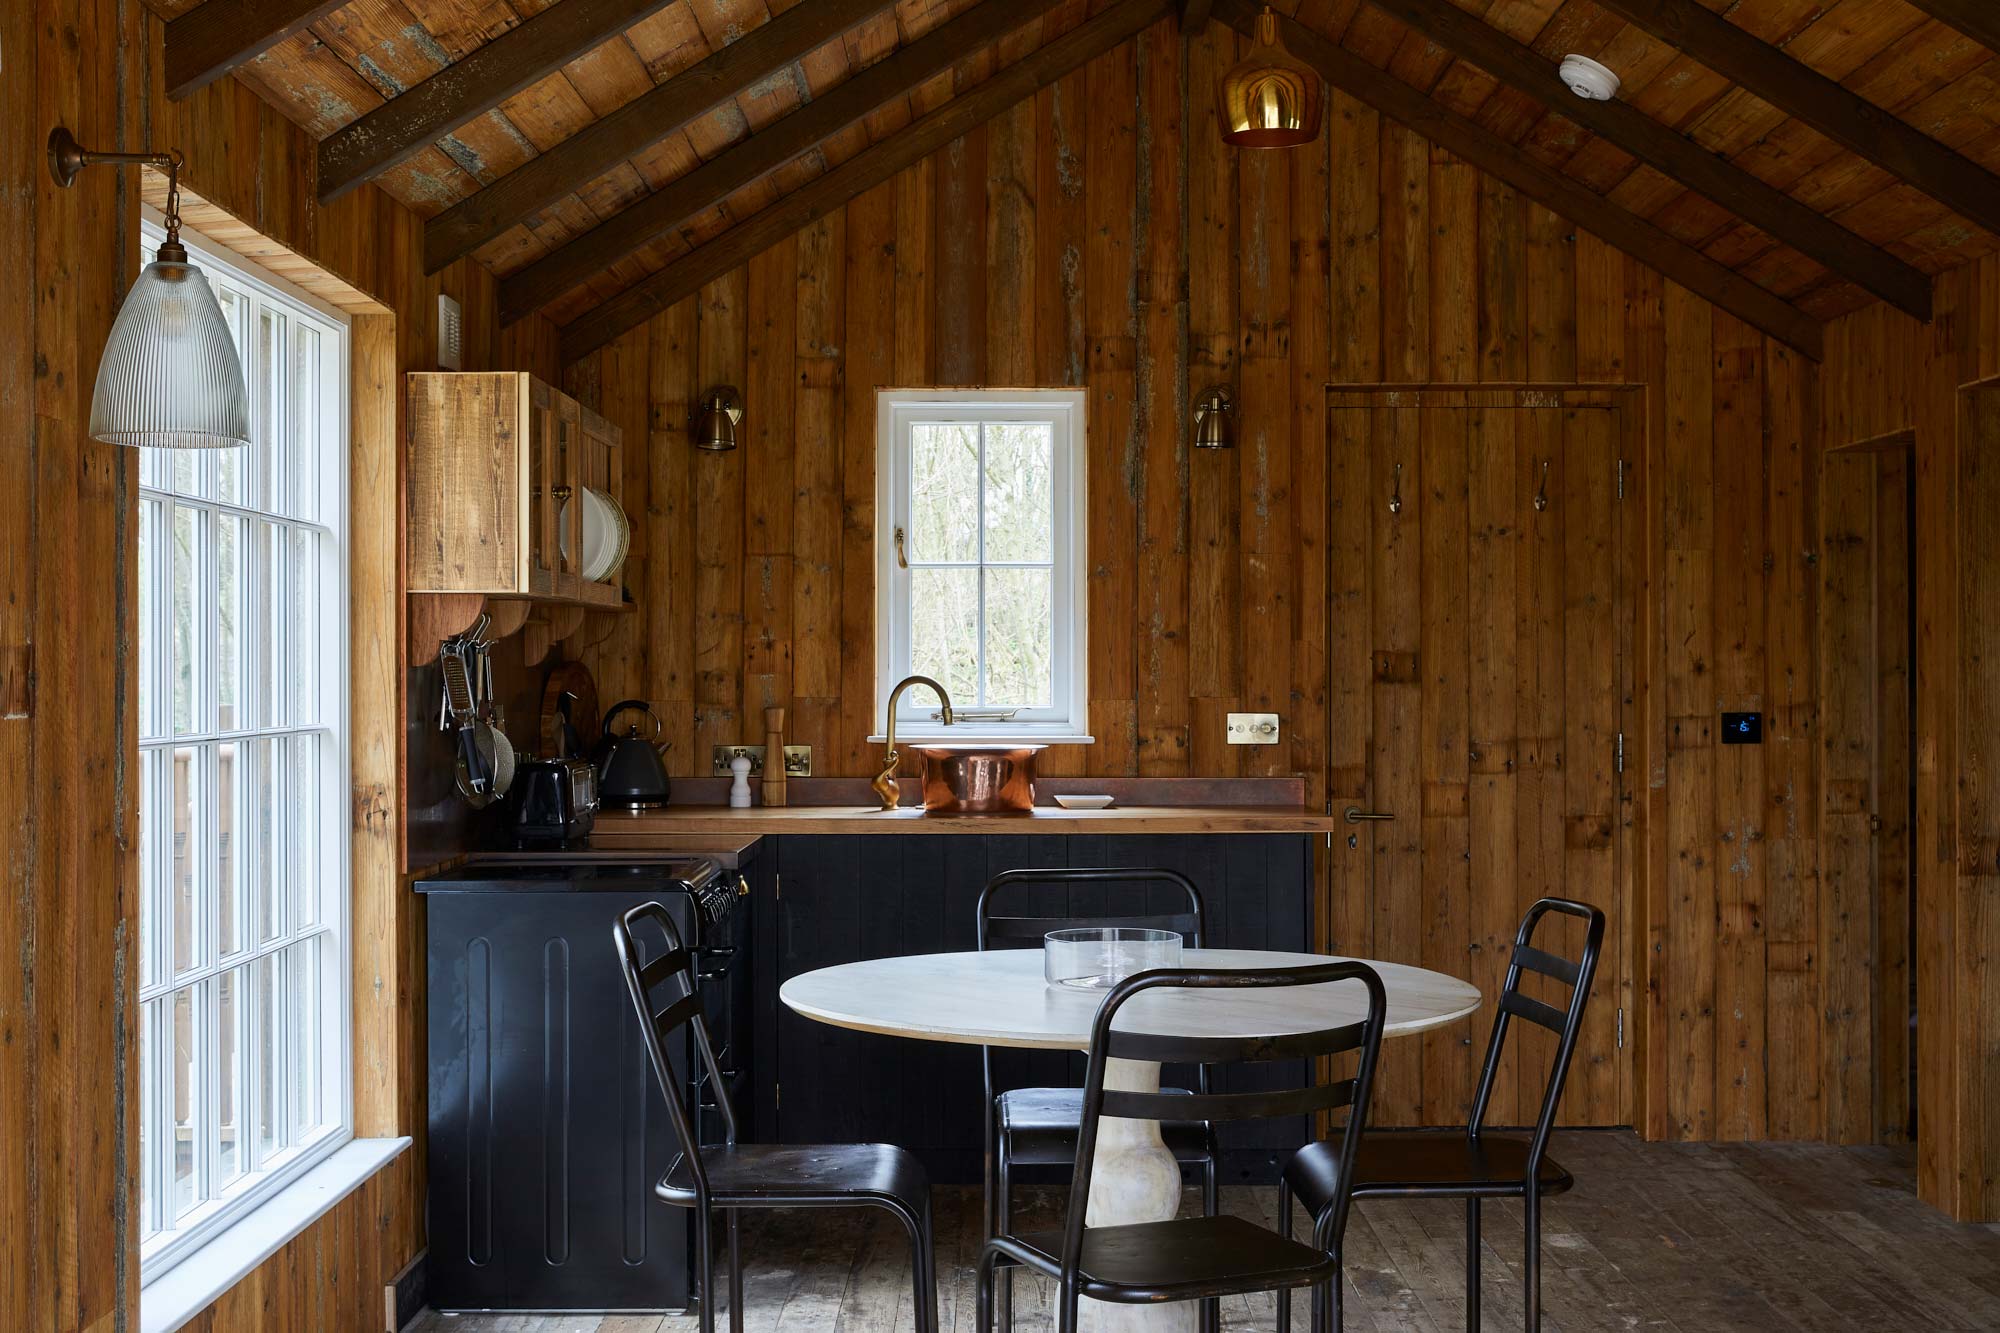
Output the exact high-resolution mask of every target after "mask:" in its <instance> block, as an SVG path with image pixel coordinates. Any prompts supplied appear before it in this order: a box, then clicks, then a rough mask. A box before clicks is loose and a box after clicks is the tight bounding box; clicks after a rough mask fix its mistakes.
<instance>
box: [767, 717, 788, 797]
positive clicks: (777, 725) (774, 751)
mask: <svg viewBox="0 0 2000 1333" xmlns="http://www.w3.org/2000/svg"><path fill="white" fill-rule="evenodd" d="M784 803H785V710H784V709H782V708H766V709H765V710H764V804H765V805H771V806H778V805H783V804H784Z"/></svg>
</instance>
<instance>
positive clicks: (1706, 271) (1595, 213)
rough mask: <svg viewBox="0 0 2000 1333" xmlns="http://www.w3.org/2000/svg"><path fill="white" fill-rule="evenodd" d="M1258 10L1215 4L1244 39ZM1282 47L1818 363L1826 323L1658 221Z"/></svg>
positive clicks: (1331, 45) (1415, 97)
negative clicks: (1687, 242) (1680, 238)
mask: <svg viewBox="0 0 2000 1333" xmlns="http://www.w3.org/2000/svg"><path fill="white" fill-rule="evenodd" d="M1257 14H1258V6H1257V5H1255V4H1252V3H1250V0H1215V18H1216V20H1217V21H1219V22H1222V23H1225V24H1227V25H1229V26H1230V27H1232V28H1234V29H1236V30H1237V31H1238V32H1240V33H1244V34H1246V35H1248V34H1252V33H1254V32H1255V25H1256V19H1257ZM1278 24H1279V28H1280V30H1281V32H1282V33H1283V37H1284V41H1285V45H1286V46H1287V48H1289V49H1290V51H1291V52H1292V54H1293V55H1295V56H1297V57H1298V58H1299V59H1301V60H1303V61H1305V62H1306V63H1307V64H1309V65H1311V66H1313V68H1315V69H1317V70H1318V71H1319V72H1320V74H1321V76H1322V77H1324V78H1325V79H1326V80H1327V82H1328V83H1330V84H1332V85H1333V86H1334V87H1336V88H1339V89H1341V90H1342V91H1344V92H1345V93H1347V94H1348V95H1349V96H1350V97H1353V98H1356V99H1357V100H1359V101H1362V102H1365V103H1367V104H1368V105H1369V106H1372V107H1373V108H1375V110H1376V111H1378V112H1380V113H1381V114H1383V115H1385V116H1388V117H1389V118H1390V119H1392V120H1395V121H1397V122H1399V123H1400V124H1402V125H1404V126H1405V127H1407V128H1408V129H1410V130H1412V131H1414V132H1415V133H1417V134H1420V135H1422V136H1423V137H1424V138H1426V139H1429V140H1430V141H1431V142H1432V143H1435V144H1438V145H1439V146H1440V147H1442V148H1444V149H1445V150H1447V151H1448V152H1450V153H1452V154H1454V155H1455V156H1457V157H1460V158H1463V159H1464V160H1465V161H1466V162H1469V163H1471V164H1472V165H1473V166H1475V167H1477V168H1479V169H1480V170H1481V171H1484V172H1485V173H1486V174H1487V175H1489V176H1493V177H1495V178H1496V179H1498V180H1502V181H1505V182H1506V183H1507V184H1509V185H1511V186H1513V187H1514V188H1515V189H1516V190H1518V191H1520V192H1521V193H1522V194H1524V195H1526V196H1527V197H1528V198H1530V199H1533V200H1535V201H1536V202H1537V203H1539V204H1541V205H1542V206H1543V207H1545V208H1547V209H1549V210H1551V211H1552V212H1554V213H1557V214H1559V215H1560V216H1562V217H1565V218H1567V219H1569V220H1570V221H1571V222H1573V223H1575V224H1576V225H1578V226H1580V227H1583V228H1585V229H1587V230H1589V231H1592V232H1595V233H1596V234H1597V235H1598V236H1600V237H1601V238H1603V239H1604V240H1605V241H1608V242H1609V243H1610V244H1612V245H1614V246H1616V247H1617V248H1618V249H1621V250H1623V251H1625V252H1626V253H1627V254H1629V255H1633V256H1635V257H1637V258H1638V259H1640V260H1642V261H1644V262H1645V263H1647V264H1649V265H1651V266H1652V267H1653V268H1655V269H1657V270H1658V271H1659V272H1660V273H1661V274H1662V275H1664V276H1665V277H1667V278H1669V279H1671V280H1672V281H1674V282H1677V283H1679V284H1680V285H1681V286H1683V287H1685V288H1687V289H1688V290H1689V291H1691V292H1694V293H1695V294H1696V295H1698V296H1701V297H1703V298H1705V299H1706V300H1708V301H1709V302H1710V303H1711V304H1713V305H1715V306H1718V307H1720V308H1721V309H1724V310H1727V311H1729V312H1730V313H1731V314H1733V315H1735V316H1736V317H1737V318H1738V319H1741V320H1742V321H1743V322H1745V323H1746V324H1749V325H1750V326H1752V327H1753V328H1756V329H1760V330H1762V331H1763V332H1764V333H1767V334H1769V335H1770V336H1771V337H1773V338H1776V339H1777V340H1778V341H1780V342H1783V343H1785V344H1787V345H1789V346H1791V347H1795V348H1797V349H1798V350H1799V351H1801V352H1803V353H1805V354H1806V355H1807V356H1809V357H1811V358H1812V359H1813V360H1815V361H1817V360H1819V359H1820V357H1821V349H1822V345H1823V342H1824V339H1823V335H1822V331H1821V328H1820V325H1819V322H1818V321H1817V320H1815V319H1813V318H1812V317H1811V316H1809V315H1807V314H1806V313H1805V312H1803V311H1801V310H1799V309H1798V308H1797V307H1795V306H1793V305H1791V304H1790V303H1789V302H1787V301H1785V300H1784V299H1783V298H1781V297H1779V296H1777V295H1775V294H1774V293H1772V292H1769V291H1766V290H1765V289H1764V288H1762V287H1760V286H1758V285H1757V284H1756V283H1755V282H1753V281H1751V280H1750V279H1749V278H1746V277H1744V276H1743V275H1741V274H1739V273H1735V272H1732V271H1731V270H1730V269H1728V268H1726V267H1724V266H1723V265H1721V264H1719V263H1717V262H1715V261H1714V260H1712V259H1710V258H1709V257H1708V256H1706V255H1704V254H1702V253H1700V252H1699V251H1697V250H1695V249H1693V248H1692V247H1690V246H1687V245H1684V244H1682V243H1681V242H1680V241H1677V240H1675V239H1674V238H1673V237H1672V236H1669V235H1668V234H1667V233H1666V232H1664V231H1662V230H1661V229H1660V228H1659V227H1658V226H1656V225H1655V224H1653V223H1651V222H1649V221H1647V220H1646V219H1644V218H1642V217H1640V216H1638V215H1637V214H1635V213H1632V212H1630V211H1628V210H1626V209H1624V208H1621V207H1620V206H1619V205H1617V204H1614V203H1612V202H1611V201H1610V200H1609V199H1606V198H1605V197H1604V196H1602V195H1600V194H1598V193H1597V192H1596V191H1594V190H1592V189H1590V188H1589V187H1587V186H1585V185H1583V184H1582V183H1580V182H1578V181H1576V180H1574V179H1572V178H1570V177H1568V176H1566V175H1563V174H1562V173H1560V172H1557V171H1553V170H1551V169H1549V168H1548V167H1545V166H1543V165H1542V164H1541V163H1539V162H1537V161H1535V160H1533V159H1532V158H1530V157H1528V156H1527V154H1526V153H1524V152H1523V151H1522V150H1521V149H1520V148H1518V147H1517V146H1515V145H1514V144H1511V143H1509V142H1507V141H1506V140H1504V139H1502V138H1500V137H1499V136H1498V135H1496V134H1494V133H1492V132H1491V131H1489V130H1487V129H1485V128H1483V127H1481V126H1479V125H1477V124H1474V123H1473V122H1472V121H1470V120H1467V119H1466V118H1465V117H1463V116H1460V115H1458V114H1457V113H1456V112H1454V111H1451V110H1449V109H1447V108H1446V107H1444V106H1443V105H1441V104H1440V103H1438V102H1437V101H1435V100H1433V99H1432V98H1431V97H1430V96H1429V95H1428V94H1426V93H1424V92H1421V91H1419V90H1418V89H1416V88H1414V87H1412V86H1411V85H1409V84H1407V83H1405V82H1403V80H1401V79H1400V78H1397V77H1396V76H1395V75H1393V74H1390V73H1388V72H1387V71H1384V70H1380V69H1377V68H1376V67H1375V66H1374V65H1371V64H1369V63H1368V62H1367V61H1366V60H1363V59H1362V58H1361V57H1359V56H1357V55H1355V54H1354V53H1353V52H1352V51H1349V50H1347V49H1346V48H1345V47H1343V46H1341V45H1340V44H1339V43H1338V42H1335V41H1333V40H1332V39H1331V38H1328V37H1326V36H1324V35H1322V34H1321V33H1318V32H1315V31H1314V30H1313V29H1311V28H1308V27H1306V26H1305V25H1304V24H1301V23H1299V22H1298V21H1297V20H1295V19H1290V18H1286V17H1284V16H1282V15H1281V16H1280V17H1279V19H1278Z"/></svg>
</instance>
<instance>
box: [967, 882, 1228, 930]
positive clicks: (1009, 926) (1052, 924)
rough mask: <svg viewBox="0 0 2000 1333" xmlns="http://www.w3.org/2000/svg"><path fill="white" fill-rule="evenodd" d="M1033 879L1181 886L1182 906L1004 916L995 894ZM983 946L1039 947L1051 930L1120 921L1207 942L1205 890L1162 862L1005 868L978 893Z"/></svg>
mask: <svg viewBox="0 0 2000 1333" xmlns="http://www.w3.org/2000/svg"><path fill="white" fill-rule="evenodd" d="M1034 884H1166V885H1170V886H1172V887H1173V888H1175V889H1177V890H1179V895H1178V896H1179V897H1180V899H1181V905H1180V907H1179V908H1178V910H1174V911H1168V912H1157V913H1138V914H1134V913H1125V914H1116V913H1108V914H1104V915H1092V914H1089V913H1082V912H1064V913H1058V914H1056V915H1054V916H1002V915H1000V914H999V912H997V911H996V910H995V907H994V899H995V898H1004V897H1007V896H1010V895H1011V894H1014V893H1018V892H1019V891H1020V890H1021V889H1022V888H1023V887H1025V886H1027V885H1034ZM978 912H979V947H980V949H982V950H985V949H994V948H1000V949H1006V948H1028V947H1030V946H1032V947H1034V948H1040V947H1041V944H1042V936H1044V935H1046V934H1048V933H1049V932H1050V931H1052V930H1068V929H1072V928H1077V927H1098V928H1101V929H1113V928H1116V927H1120V926H1125V927H1133V928H1146V929H1151V930H1172V931H1178V932H1179V933H1180V934H1181V935H1182V936H1184V937H1185V938H1186V939H1187V942H1188V943H1189V944H1190V945H1192V946H1194V947H1195V948H1197V949H1199V948H1201V947H1203V943H1204V936H1203V934H1202V902H1201V890H1199V889H1197V888H1196V887H1195V886H1194V881H1193V880H1191V879H1189V878H1188V877H1187V876H1186V875H1183V874H1181V873H1180V872H1179V871H1178V870H1167V869H1165V868H1163V867H1159V866H1139V867H1125V866H1077V867H1069V866H1062V867H1056V868H1052V869H1047V870H1004V871H1002V872H1001V873H999V874H997V875H995V876H994V877H993V878H992V879H990V880H988V881H987V882H986V887H985V888H984V889H981V890H980V892H979V908H978Z"/></svg>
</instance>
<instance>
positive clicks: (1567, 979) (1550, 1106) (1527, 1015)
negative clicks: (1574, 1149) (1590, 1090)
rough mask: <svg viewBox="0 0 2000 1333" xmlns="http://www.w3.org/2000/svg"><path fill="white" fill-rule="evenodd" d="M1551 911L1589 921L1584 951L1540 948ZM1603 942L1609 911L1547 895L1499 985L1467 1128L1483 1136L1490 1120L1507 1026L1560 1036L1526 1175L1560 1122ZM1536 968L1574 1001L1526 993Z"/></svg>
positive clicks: (1532, 913)
mask: <svg viewBox="0 0 2000 1333" xmlns="http://www.w3.org/2000/svg"><path fill="white" fill-rule="evenodd" d="M1551 914H1556V915H1561V916H1572V917H1576V918H1578V919H1579V920H1581V921H1582V922H1583V923H1584V937H1583V955H1582V956H1581V957H1580V958H1577V959H1576V960H1574V961H1572V960H1570V959H1568V958H1564V957H1562V956H1561V955H1559V954H1553V953H1549V952H1548V951H1546V950H1543V949H1539V948H1537V947H1535V942H1534V941H1535V931H1536V928H1537V927H1538V926H1540V925H1541V923H1542V921H1543V919H1544V918H1546V917H1548V916H1550V915H1551ZM1603 947H1604V913H1603V912H1601V911H1599V910H1598V909H1597V908H1595V907H1592V906H1591V905H1590V904H1589V903H1579V902H1572V901H1571V900H1569V899H1567V898H1543V899H1541V900H1540V901H1538V902H1537V903H1536V904H1535V905H1534V906H1533V907H1530V908H1529V909H1528V914H1527V915H1526V916H1525V917H1523V918H1522V919H1521V928H1520V930H1518V931H1517V932H1515V935H1514V954H1513V957H1512V958H1511V959H1510V960H1509V962H1508V964H1507V980H1506V981H1505V982H1504V983H1503V984H1502V985H1501V987H1500V1002H1499V1005H1498V1006H1497V1008H1496V1009H1495V1012H1494V1014H1493V1035H1492V1036H1491V1037H1490V1038H1489V1039H1488V1040H1487V1043H1486V1065H1485V1068H1484V1069H1482V1070H1481V1071H1480V1075H1479V1092H1478V1093H1477V1095H1475V1096H1474V1097H1473V1099H1472V1119H1471V1121H1470V1123H1469V1124H1468V1125H1467V1126H1466V1133H1467V1134H1468V1135H1469V1136H1471V1137H1472V1138H1473V1139H1474V1140H1477V1139H1478V1138H1479V1130H1480V1126H1481V1123H1482V1122H1483V1121H1484V1120H1485V1119H1486V1105H1487V1103H1488V1101H1490V1100H1491V1099H1492V1096H1493V1083H1494V1078H1495V1075H1496V1074H1497V1073H1498V1071H1499V1068H1500V1057H1501V1054H1502V1052H1503V1048H1504V1047H1505V1045H1506V1042H1507V1029H1508V1027H1509V1026H1510V1025H1511V1024H1512V1022H1513V1021H1514V1020H1515V1019H1517V1018H1518V1019H1521V1020H1522V1021H1524V1022H1528V1023H1533V1024H1535V1025H1536V1026H1538V1027H1544V1028H1547V1029H1548V1030H1549V1031H1550V1032H1553V1033H1554V1034H1555V1036H1556V1055H1555V1060H1554V1061H1553V1062H1552V1063H1551V1064H1550V1066H1549V1078H1548V1083H1547V1084H1546V1085H1545V1086H1544V1087H1543V1090H1542V1103H1541V1108H1540V1110H1539V1111H1538V1112H1537V1114H1536V1118H1535V1134H1534V1138H1533V1140H1532V1141H1531V1143H1530V1144H1529V1148H1528V1165H1527V1177H1528V1179H1530V1180H1533V1179H1534V1178H1535V1174H1536V1172H1537V1171H1538V1170H1539V1169H1540V1168H1541V1164H1542V1153H1543V1152H1544V1150H1546V1149H1547V1147H1548V1143H1549V1132H1550V1131H1551V1130H1552V1129H1553V1128H1554V1127H1555V1120H1556V1106H1557V1105H1558V1103H1560V1102H1561V1101H1562V1090H1563V1083H1564V1081H1565V1080H1566V1079H1567V1078H1568V1077H1569V1066H1570V1060H1571V1058H1572V1057H1573V1056H1574V1055H1575V1054H1576V1038H1577V1033H1578V1032H1579V1031H1581V1030H1582V1027H1583V1006H1584V1004H1585V1002H1586V1001H1588V1000H1589V999H1590V983H1591V980H1592V978H1594V977H1595V976H1596V975H1597V955H1598V953H1599V951H1600V950H1602V949H1603ZM1524 972H1536V973H1539V974H1541V975H1542V976H1545V977H1550V978H1553V979H1554V980H1555V981H1557V982H1559V983H1561V984H1563V985H1566V986H1568V987H1569V988H1570V996H1569V1004H1568V1006H1567V1007H1566V1008H1561V1009H1558V1008H1557V1007H1556V1006H1554V1005H1552V1004H1548V1003H1545V1002H1544V1001H1541V1000H1537V999H1535V998H1534V997H1533V996H1529V995H1523V994H1522V993H1521V974H1522V973H1524Z"/></svg>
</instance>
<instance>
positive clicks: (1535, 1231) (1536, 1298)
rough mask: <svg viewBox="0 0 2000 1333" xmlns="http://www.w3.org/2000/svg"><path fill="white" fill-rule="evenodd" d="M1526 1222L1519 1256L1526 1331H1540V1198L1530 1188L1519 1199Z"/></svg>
mask: <svg viewBox="0 0 2000 1333" xmlns="http://www.w3.org/2000/svg"><path fill="white" fill-rule="evenodd" d="M1521 1211H1522V1213H1523V1215H1524V1219H1525V1221H1526V1223H1527V1226H1526V1228H1525V1229H1526V1232H1527V1235H1526V1236H1525V1237H1524V1241H1525V1244H1524V1247H1523V1253H1522V1257H1521V1275H1522V1285H1524V1286H1525V1287H1526V1288H1527V1290H1526V1291H1525V1292H1524V1293H1523V1296H1524V1298H1525V1300H1526V1303H1527V1307H1528V1333H1542V1199H1541V1195H1539V1194H1537V1193H1536V1192H1535V1191H1534V1190H1533V1189H1532V1188H1531V1189H1530V1190H1529V1191H1528V1193H1527V1195H1526V1196H1525V1197H1524V1198H1523V1199H1522V1200H1521Z"/></svg>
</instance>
